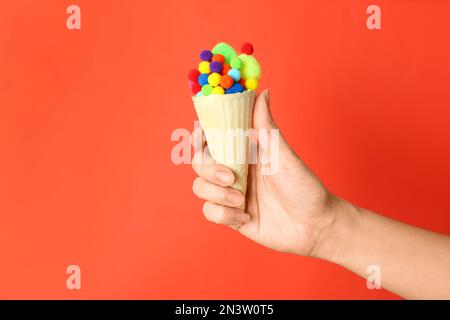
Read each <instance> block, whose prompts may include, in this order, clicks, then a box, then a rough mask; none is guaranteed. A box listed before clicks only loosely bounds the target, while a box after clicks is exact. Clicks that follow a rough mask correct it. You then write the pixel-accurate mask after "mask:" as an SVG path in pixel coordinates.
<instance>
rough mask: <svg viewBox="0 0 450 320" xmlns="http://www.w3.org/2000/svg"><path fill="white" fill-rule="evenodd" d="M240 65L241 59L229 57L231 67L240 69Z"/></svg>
mask: <svg viewBox="0 0 450 320" xmlns="http://www.w3.org/2000/svg"><path fill="white" fill-rule="evenodd" d="M241 67H242V61H241V59H239V58H238V57H235V58H233V59H231V68H233V69H238V70H239V69H240V68H241Z"/></svg>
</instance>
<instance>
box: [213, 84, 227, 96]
mask: <svg viewBox="0 0 450 320" xmlns="http://www.w3.org/2000/svg"><path fill="white" fill-rule="evenodd" d="M211 93H212V94H225V90H223V88H222V87H221V86H217V87H214V88H213V89H212V91H211Z"/></svg>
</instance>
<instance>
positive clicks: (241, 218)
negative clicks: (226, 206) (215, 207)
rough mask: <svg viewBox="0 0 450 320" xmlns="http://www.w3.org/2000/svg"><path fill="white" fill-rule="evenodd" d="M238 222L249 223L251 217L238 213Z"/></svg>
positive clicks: (236, 217)
mask: <svg viewBox="0 0 450 320" xmlns="http://www.w3.org/2000/svg"><path fill="white" fill-rule="evenodd" d="M234 218H235V219H236V221H239V222H241V223H246V222H249V221H250V219H251V217H250V215H249V214H247V213H236V216H235V217H234Z"/></svg>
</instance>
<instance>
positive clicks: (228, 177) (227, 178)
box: [216, 171, 234, 184]
mask: <svg viewBox="0 0 450 320" xmlns="http://www.w3.org/2000/svg"><path fill="white" fill-rule="evenodd" d="M216 178H217V179H219V181H220V182H222V183H225V184H231V183H232V182H233V180H234V176H233V174H231V173H230V172H228V171H217V172H216Z"/></svg>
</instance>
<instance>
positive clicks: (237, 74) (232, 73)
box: [228, 69, 241, 81]
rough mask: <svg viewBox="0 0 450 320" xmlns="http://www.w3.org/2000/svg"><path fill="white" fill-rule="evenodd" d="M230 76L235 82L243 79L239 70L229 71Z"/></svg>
mask: <svg viewBox="0 0 450 320" xmlns="http://www.w3.org/2000/svg"><path fill="white" fill-rule="evenodd" d="M228 75H229V76H230V77H232V78H233V80H234V81H239V79H241V72H240V71H239V70H238V69H231V70H230V71H228Z"/></svg>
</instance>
